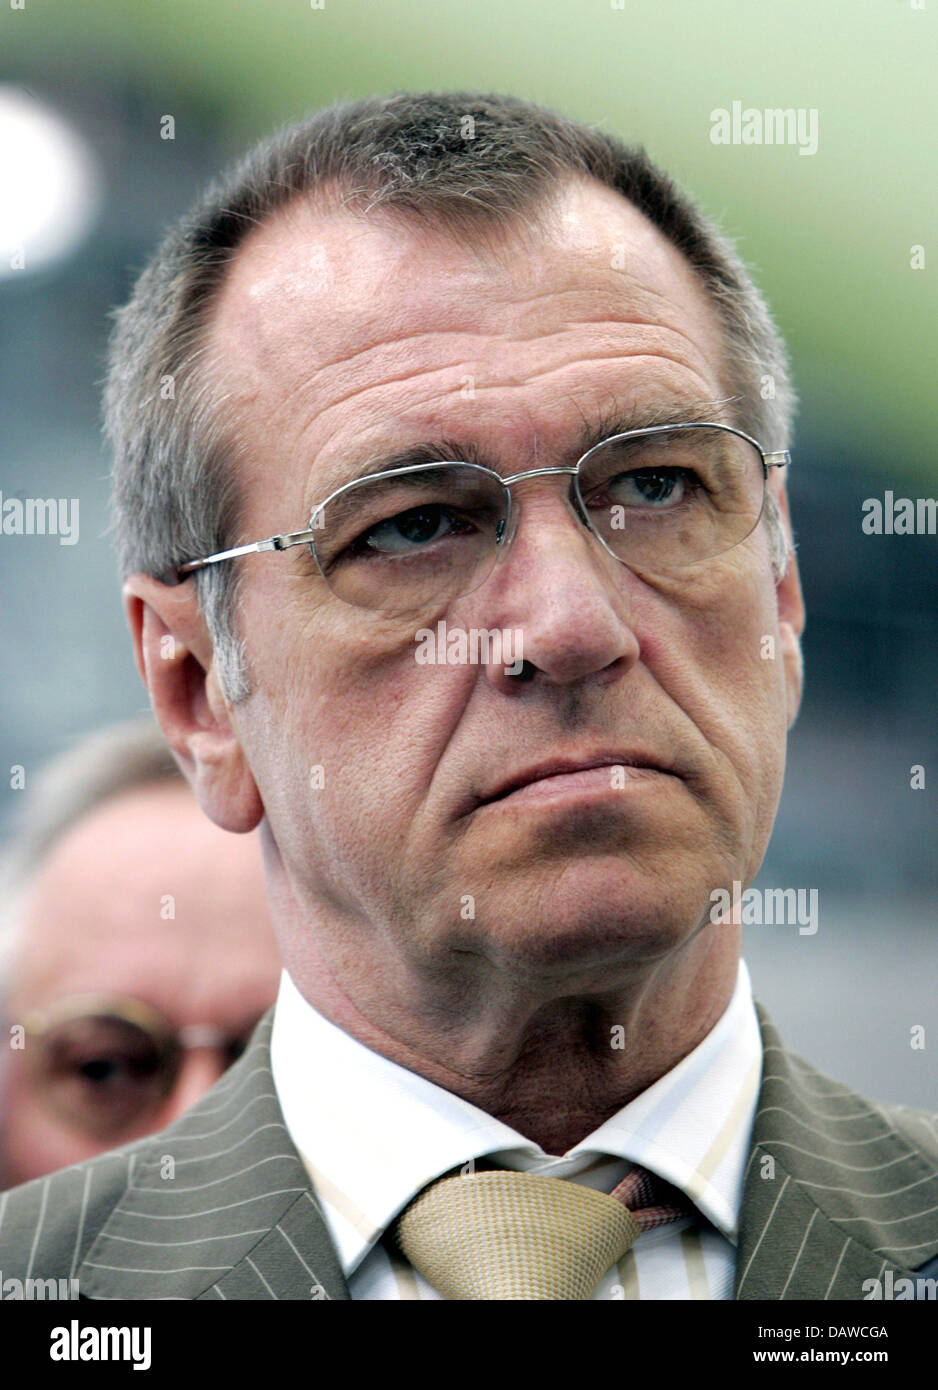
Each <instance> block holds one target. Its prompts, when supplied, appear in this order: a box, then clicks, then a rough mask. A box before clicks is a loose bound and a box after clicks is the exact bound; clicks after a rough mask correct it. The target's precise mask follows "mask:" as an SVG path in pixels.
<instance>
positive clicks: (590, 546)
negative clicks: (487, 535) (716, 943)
mask: <svg viewBox="0 0 938 1390" xmlns="http://www.w3.org/2000/svg"><path fill="white" fill-rule="evenodd" d="M517 487H518V483H517V481H516V480H513V486H512V496H513V509H514V512H515V516H514V518H513V520H514V522H515V529H514V531H513V533H512V535H511V537H510V545H509V547H508V548H507V550H506V551H505V552H504V553H503V555H502V557H501V558H500V561H499V563H498V564H497V565H496V567H495V570H494V571H493V573H492V574H491V575H490V576H489V578H488V579H487V580H486V582H485V584H484V585H483V586H482V587H481V588H480V589H479V590H478V591H477V593H476V594H475V595H473V596H470V597H471V598H472V599H474V600H475V602H474V603H473V605H472V606H473V609H474V611H475V613H476V614H478V618H477V621H479V622H480V625H482V626H486V627H488V628H489V629H490V630H491V628H492V627H493V626H494V627H495V628H496V629H497V630H500V631H501V632H502V634H503V637H502V643H501V651H500V652H498V653H497V655H498V656H499V657H502V656H504V655H505V650H506V648H507V649H508V656H509V657H510V658H511V660H510V661H505V660H493V661H489V662H487V663H486V667H485V673H486V678H487V679H488V680H489V681H490V682H491V683H492V684H493V685H494V686H495V687H496V688H497V689H498V690H500V691H501V692H503V693H505V694H517V693H519V692H521V691H523V690H524V689H526V688H527V687H528V686H529V685H531V683H532V682H533V683H536V684H540V685H543V684H548V685H568V684H574V683H576V682H581V681H584V680H588V679H590V678H594V679H597V680H600V681H601V682H604V683H608V682H611V681H614V680H616V679H618V678H619V677H620V676H621V675H623V674H624V673H625V672H626V671H627V670H629V669H630V668H631V667H632V666H633V665H634V664H635V663H636V662H637V661H638V659H639V656H640V654H641V648H640V645H639V641H638V637H637V636H636V633H635V630H634V628H633V626H632V623H631V611H632V600H633V597H634V586H636V585H638V584H639V583H640V581H639V580H638V579H637V577H636V576H635V575H633V574H632V572H631V571H630V570H628V569H627V568H626V566H625V565H623V564H621V563H620V562H619V561H618V560H616V559H615V557H614V556H612V555H610V554H609V552H608V551H607V550H606V549H605V547H604V546H603V544H602V542H601V541H600V540H599V538H598V537H597V536H596V535H595V534H594V533H593V532H592V531H591V530H590V529H589V527H588V525H586V524H585V519H584V516H583V514H582V513H581V511H580V508H579V505H578V503H577V502H576V500H575V494H574V492H573V490H572V487H571V485H570V483H569V479H568V478H566V477H564V478H563V479H561V478H546V477H543V476H540V477H538V478H537V479H536V481H532V482H531V483H530V484H527V483H525V484H524V487H525V492H524V497H523V502H521V500H520V499H519V498H518V496H517V494H516V489H517ZM483 615H484V617H485V619H486V622H485V623H482V622H481V619H482V617H483ZM519 675H520V676H521V679H518V676H519Z"/></svg>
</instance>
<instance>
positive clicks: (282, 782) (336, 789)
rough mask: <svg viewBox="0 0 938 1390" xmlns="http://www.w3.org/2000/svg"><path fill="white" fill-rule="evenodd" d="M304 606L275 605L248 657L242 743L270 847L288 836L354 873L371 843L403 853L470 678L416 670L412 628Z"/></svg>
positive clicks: (449, 670) (468, 672)
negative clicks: (350, 861)
mask: <svg viewBox="0 0 938 1390" xmlns="http://www.w3.org/2000/svg"><path fill="white" fill-rule="evenodd" d="M307 610H308V611H307V612H306V613H302V612H301V611H300V609H299V605H296V606H295V608H294V611H292V612H291V611H290V608H289V606H286V607H284V608H282V609H281V611H280V614H279V616H278V619H277V621H276V623H274V624H272V625H271V627H270V628H269V630H268V632H267V634H266V640H265V653H264V656H263V658H260V654H259V653H257V654H256V655H255V654H252V670H253V671H254V672H255V673H256V677H255V680H254V686H255V690H256V693H255V695H253V696H252V697H251V699H250V700H249V701H248V702H247V705H248V707H249V708H248V709H247V710H246V711H245V714H244V717H245V718H246V719H247V721H248V724H246V725H244V726H242V727H243V728H244V733H245V736H246V737H245V744H246V746H247V747H248V748H249V749H250V753H249V761H250V763H251V767H252V771H253V772H254V775H255V780H256V781H257V783H258V786H259V789H260V792H261V796H262V798H263V801H264V805H265V809H266V811H267V814H268V819H269V820H270V823H271V827H272V829H273V830H274V834H275V838H277V840H278V844H280V846H281V850H283V849H284V848H285V841H284V839H283V836H284V835H287V836H290V837H291V838H292V840H293V843H294V844H295V845H296V846H297V848H299V847H300V846H302V845H306V846H307V848H308V847H309V845H310V844H313V845H316V846H318V849H319V851H320V852H322V853H326V852H328V853H329V854H330V855H333V856H336V855H338V856H339V857H340V858H348V857H352V858H354V859H355V860H356V862H357V863H358V870H357V872H358V874H359V875H360V874H362V873H364V872H365V863H366V861H367V859H368V858H369V856H371V857H373V851H374V847H375V845H376V844H381V843H382V842H383V843H385V844H387V843H392V844H393V845H394V846H395V847H396V849H395V852H396V853H402V852H403V837H404V834H405V831H406V829H407V827H408V826H409V825H410V823H411V822H412V821H413V820H414V818H415V817H417V816H418V815H419V813H420V808H421V805H422V804H423V802H424V801H425V799H426V797H427V793H428V788H429V787H430V784H431V782H432V779H433V776H434V773H435V771H436V768H437V766H438V764H439V762H440V759H441V757H442V756H443V753H444V751H445V748H446V745H447V743H448V742H449V740H450V738H451V737H452V734H453V731H454V729H455V728H456V727H457V726H458V723H459V720H460V718H461V716H462V714H463V712H464V710H465V706H466V703H467V701H468V700H469V698H470V696H471V692H472V689H473V686H474V683H475V681H476V680H477V678H478V671H477V669H476V668H471V667H465V666H462V667H439V666H426V665H421V664H418V662H417V660H416V654H417V650H418V643H417V641H416V639H415V634H416V632H417V626H416V625H415V624H414V623H390V622H388V621H386V620H384V619H381V618H378V617H377V616H375V615H371V614H366V613H361V612H359V611H357V610H354V609H352V608H349V607H348V606H347V605H344V604H342V605H340V604H339V603H338V601H335V600H333V601H326V602H325V603H319V604H317V605H316V607H315V608H313V607H312V605H311V604H307ZM309 610H312V611H309ZM291 652H292V658H291V656H290V653H291ZM268 671H269V672H272V673H274V674H273V675H271V676H267V675H266V672H268ZM248 725H249V727H248ZM304 801H305V803H306V810H305V811H303V810H302V809H299V808H300V807H301V806H302V803H303V802H304ZM286 843H288V842H286ZM383 871H384V872H387V868H386V866H385V868H384V870H383Z"/></svg>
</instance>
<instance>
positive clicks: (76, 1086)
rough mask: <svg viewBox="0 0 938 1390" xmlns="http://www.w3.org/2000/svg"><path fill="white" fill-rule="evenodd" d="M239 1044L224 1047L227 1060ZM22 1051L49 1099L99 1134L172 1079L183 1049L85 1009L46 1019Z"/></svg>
mask: <svg viewBox="0 0 938 1390" xmlns="http://www.w3.org/2000/svg"><path fill="white" fill-rule="evenodd" d="M243 1050H244V1043H243V1042H242V1041H240V1040H238V1041H237V1042H235V1043H232V1044H231V1045H230V1046H229V1047H228V1049H227V1061H228V1063H229V1064H230V1063H231V1062H233V1061H234V1060H235V1058H236V1057H237V1056H239V1055H240V1054H241V1052H242V1051H243ZM28 1052H29V1053H30V1054H31V1056H32V1061H33V1066H34V1067H35V1068H36V1070H37V1072H38V1080H39V1084H40V1086H41V1089H42V1093H43V1095H44V1097H45V1099H46V1101H47V1102H48V1104H49V1105H50V1106H51V1107H52V1108H53V1109H54V1110H55V1111H57V1112H58V1113H59V1114H60V1115H61V1116H62V1117H63V1118H65V1119H67V1120H68V1121H69V1122H70V1123H72V1124H74V1125H76V1126H78V1127H79V1128H81V1129H83V1130H85V1131H86V1132H87V1133H89V1134H94V1135H98V1136H100V1137H102V1138H105V1137H108V1136H111V1135H116V1134H120V1133H121V1132H122V1131H124V1130H125V1129H127V1128H129V1127H130V1126H132V1125H134V1124H135V1123H138V1122H139V1121H141V1120H142V1119H143V1118H144V1117H145V1116H146V1115H147V1114H148V1113H149V1112H150V1111H151V1110H153V1109H154V1108H155V1107H156V1106H157V1105H158V1104H159V1102H160V1101H161V1100H162V1099H164V1098H165V1097H166V1096H167V1095H168V1094H169V1093H170V1091H171V1090H172V1088H173V1086H174V1085H175V1082H176V1079H177V1077H178V1074H179V1067H180V1062H181V1059H182V1054H183V1048H182V1047H181V1046H180V1044H179V1041H178V1040H177V1039H176V1038H175V1037H174V1036H173V1034H172V1033H169V1032H167V1033H166V1034H157V1033H156V1032H150V1031H148V1030H147V1029H146V1028H144V1027H142V1026H141V1025H140V1024H138V1023H134V1022H132V1021H130V1020H129V1019H125V1018H121V1017H119V1016H118V1015H110V1014H87V1015H82V1016H81V1017H76V1018H70V1019H67V1020H63V1021H62V1022H60V1023H56V1024H53V1025H52V1026H51V1027H49V1028H48V1029H47V1030H46V1031H45V1032H44V1033H43V1034H41V1035H40V1036H39V1037H37V1038H36V1039H35V1040H33V1041H31V1042H30V1044H29V1048H28Z"/></svg>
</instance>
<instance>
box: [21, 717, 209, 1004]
mask: <svg viewBox="0 0 938 1390" xmlns="http://www.w3.org/2000/svg"><path fill="white" fill-rule="evenodd" d="M172 780H178V781H179V782H180V783H181V784H182V785H183V786H186V785H188V784H187V783H186V780H185V778H184V777H183V775H182V773H181V771H180V770H179V767H178V766H177V764H176V760H175V758H174V757H173V755H172V753H171V752H170V750H169V748H168V746H167V744H166V742H165V740H164V739H163V736H162V734H161V733H160V731H159V728H158V726H157V725H156V723H155V722H154V720H153V719H152V718H151V717H150V716H149V715H148V716H145V717H140V718H138V719H128V720H125V721H124V722H123V723H120V724H112V725H109V726H108V727H107V728H104V729H98V730H96V731H95V732H94V733H92V734H89V735H87V736H86V737H84V738H82V739H80V740H79V742H78V743H76V744H75V745H74V746H73V747H72V748H70V749H69V750H68V751H67V752H65V753H62V754H60V755H59V756H58V757H57V758H54V759H53V760H52V761H51V762H50V763H47V764H46V766H45V767H44V768H43V769H42V771H41V772H40V773H39V775H38V776H37V778H36V782H35V785H34V786H33V787H32V788H31V789H30V790H29V791H28V792H27V793H26V801H25V804H24V806H23V810H22V812H21V813H20V816H19V817H18V819H17V821H16V822H15V824H14V827H13V832H12V835H11V837H10V839H9V841H8V842H7V844H6V845H5V846H4V850H3V854H2V856H0V882H2V883H3V902H2V907H0V985H3V983H4V982H5V981H6V980H7V979H8V976H9V969H10V962H11V960H12V957H13V953H14V949H15V945H16V930H17V925H18V923H19V922H20V921H21V919H22V911H23V905H24V902H25V899H26V896H27V894H28V892H29V888H30V884H31V883H32V880H33V878H34V877H35V875H36V874H37V873H38V871H39V869H41V867H42V865H43V864H44V862H45V860H46V859H47V857H48V855H49V853H50V851H51V850H52V849H53V848H54V847H55V845H56V844H58V842H59V841H60V840H61V839H63V837H64V836H65V835H66V833H67V832H68V831H69V830H70V829H71V828H72V826H73V825H76V824H77V823H78V822H79V821H80V820H82V819H83V818H84V817H85V816H86V815H87V814H88V813H89V811H92V810H94V808H95V807H96V806H99V805H101V803H102V802H105V801H110V800H111V799H112V798H113V797H116V796H120V795H121V794H122V793H124V792H128V791H132V790H133V789H134V788H136V787H145V786H150V785H151V784H153V783H155V782H167V781H172Z"/></svg>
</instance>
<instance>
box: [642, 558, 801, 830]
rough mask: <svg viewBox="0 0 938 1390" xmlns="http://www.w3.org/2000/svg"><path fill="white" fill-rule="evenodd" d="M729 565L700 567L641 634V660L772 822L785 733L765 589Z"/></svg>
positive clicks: (780, 668)
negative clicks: (770, 815)
mask: <svg viewBox="0 0 938 1390" xmlns="http://www.w3.org/2000/svg"><path fill="white" fill-rule="evenodd" d="M744 560H745V557H744V556H740V557H734V558H733V559H732V560H726V561H724V562H723V563H722V564H719V565H717V564H714V565H711V566H708V567H707V569H706V572H705V573H702V574H701V576H700V580H699V582H697V583H695V584H694V585H693V586H690V587H689V586H687V585H682V586H681V588H680V589H678V588H677V587H675V588H673V589H672V590H671V591H670V592H667V591H665V589H664V586H657V591H658V595H659V596H663V597H665V598H667V599H669V600H670V601H669V602H668V603H667V605H666V607H665V609H664V612H663V613H662V611H661V609H660V607H659V608H658V619H657V620H656V621H654V622H648V623H647V624H646V627H645V631H644V632H643V635H642V651H643V659H644V660H645V661H646V663H647V665H648V667H649V669H650V670H651V672H652V674H653V675H654V676H655V678H656V680H657V681H658V683H659V684H660V685H661V686H662V688H663V689H664V691H665V693H666V695H668V696H669V697H670V698H671V699H672V700H673V701H675V703H676V704H677V705H678V706H679V707H680V709H681V710H682V711H683V713H684V714H685V715H686V716H687V717H688V718H689V719H690V720H691V721H692V722H693V724H694V726H695V727H696V729H697V730H698V732H699V733H700V734H701V735H702V736H703V738H704V739H705V740H706V742H707V744H708V745H709V747H710V749H711V750H712V752H713V753H714V754H715V755H716V757H717V759H718V761H720V762H721V763H722V764H723V765H724V767H725V768H726V770H727V771H728V772H731V773H732V775H733V776H734V778H735V780H736V781H737V782H738V783H739V786H740V787H741V789H742V790H743V791H744V792H745V794H746V796H747V797H748V798H750V799H751V805H752V809H753V811H754V812H755V813H756V814H757V816H760V817H761V816H762V815H764V814H765V813H766V812H767V811H768V809H769V808H771V811H772V812H773V813H774V807H775V805H776V804H777V800H778V796H779V794H780V792H781V779H782V774H783V771H784V761H785V741H786V732H787V724H788V721H787V704H786V686H785V670H784V662H783V659H782V656H783V653H782V643H781V636H780V632H779V622H778V610H777V604H776V598H775V588H774V585H773V584H772V582H771V579H770V578H769V577H768V575H767V573H766V572H764V571H763V570H762V569H761V567H756V566H755V565H753V564H749V565H746V564H745V563H744Z"/></svg>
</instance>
